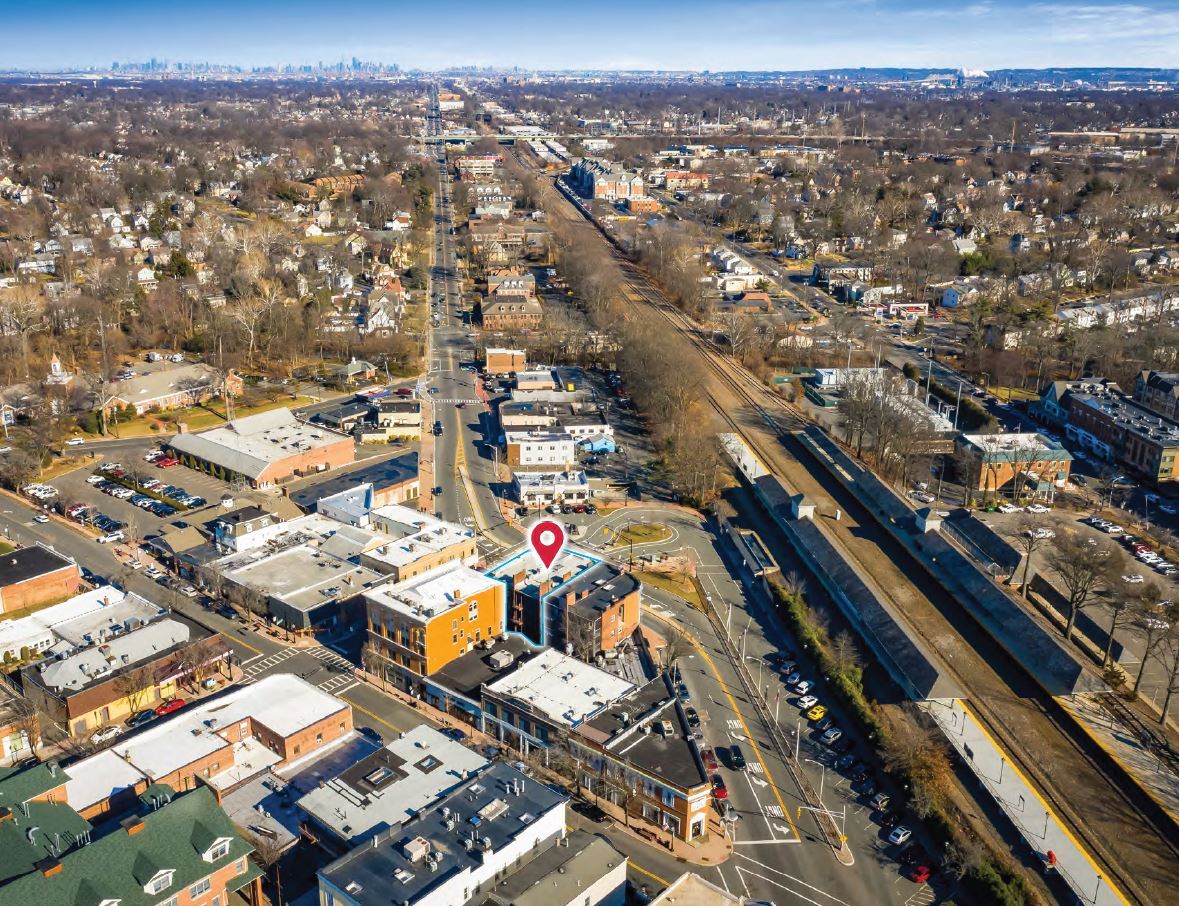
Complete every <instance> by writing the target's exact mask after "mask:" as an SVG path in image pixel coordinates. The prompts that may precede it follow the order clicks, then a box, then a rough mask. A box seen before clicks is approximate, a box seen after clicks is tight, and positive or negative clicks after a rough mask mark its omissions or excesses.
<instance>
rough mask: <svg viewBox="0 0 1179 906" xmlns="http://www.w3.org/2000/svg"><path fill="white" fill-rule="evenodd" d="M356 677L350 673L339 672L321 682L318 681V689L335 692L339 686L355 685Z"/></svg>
mask: <svg viewBox="0 0 1179 906" xmlns="http://www.w3.org/2000/svg"><path fill="white" fill-rule="evenodd" d="M355 683H356V678H355V677H353V676H352V675H351V674H350V673H341V674H338V675H336V676H333V677H331V678H329V679H325V680H324V681H323V682H322V683H318V684H317V685H318V686H319V688H320V689H322V690H323V691H324V692H335V691H336V690H337V689H339V688H340V687H341V686H347V685H355Z"/></svg>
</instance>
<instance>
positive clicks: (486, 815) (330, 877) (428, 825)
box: [319, 762, 566, 906]
mask: <svg viewBox="0 0 1179 906" xmlns="http://www.w3.org/2000/svg"><path fill="white" fill-rule="evenodd" d="M565 801H566V796H565V795H564V794H561V793H557V792H554V791H553V790H552V789H550V788H549V787H548V786H547V785H545V784H543V783H539V782H537V781H535V780H533V779H532V778H530V777H525V776H524V775H523V774H521V773H520V772H519V771H517V770H516V769H515V768H513V767H511V766H509V765H507V764H504V763H502V762H497V763H495V764H493V765H491V767H489V768H488V769H487V770H486V771H484V772H483V773H482V774H480V775H478V776H477V777H475V778H474V779H472V780H468V781H467V782H466V783H464V784H462V785H461V786H459V787H458V788H457V789H456V790H455V791H454V792H452V793H451V794H450V796H448V797H446V798H445V799H442V800H440V801H439V802H438V804H437V805H436V806H435V807H433V808H431V809H429V810H428V811H426V812H425V813H423V814H422V815H421V816H419V817H418V818H416V819H414V820H413V821H410V822H409V823H408V824H406V825H405V826H404V827H401V828H394V829H391V830H390V831H389V832H388V833H383V834H379V835H378V836H377V837H375V838H373V844H372V845H371V846H360V847H357V848H356V849H354V850H352V851H351V852H350V853H348V854H347V855H345V856H343V857H342V858H340V859H337V860H336V861H335V862H333V863H332V864H331V865H328V866H327V867H326V868H324V869H322V870H321V871H320V873H319V874H320V877H321V878H323V879H324V880H325V881H327V882H328V883H329V884H331V885H333V886H335V887H337V888H339V889H340V890H344V889H345V888H348V889H349V896H350V897H352V899H354V900H355V901H356V902H358V903H360V904H362V906H389V904H390V903H405V902H410V903H414V902H419V901H421V900H424V899H425V898H426V897H428V896H429V895H430V894H431V893H432V892H435V891H436V890H437V889H438V888H440V887H442V886H443V885H445V884H447V883H449V882H450V881H452V880H453V879H454V878H456V877H459V876H460V875H463V874H465V873H469V872H472V871H476V870H478V868H479V866H481V865H482V864H483V863H482V854H481V852H479V851H476V850H475V849H474V848H472V847H471V846H470V843H469V840H470V836H471V834H472V833H476V834H477V836H478V837H479V839H480V840H483V839H486V840H487V843H488V845H489V847H490V849H491V850H492V851H493V852H497V853H498V852H502V851H503V850H505V849H506V848H507V847H509V846H510V845H511V844H512V843H513V841H515V840H517V839H518V838H519V837H520V836H521V835H522V834H524V833H525V832H526V830H527V828H528V827H529V825H531V824H533V823H534V822H536V821H538V820H539V819H540V818H541V817H543V816H545V815H548V814H550V813H551V812H552V811H553V810H554V809H558V808H559V809H561V810H562V811H563V810H564V804H565ZM447 803H453V804H454V809H453V812H452V813H451V814H450V815H449V816H444V815H443V812H442V808H443V807H444V806H446V805H447ZM448 818H449V820H451V821H452V822H454V823H455V826H453V827H450V828H448V827H447V821H448ZM419 838H420V839H422V840H424V841H426V843H427V844H428V847H429V851H430V853H431V854H432V855H433V856H434V857H435V859H436V860H437V861H436V862H435V867H434V869H433V870H431V868H430V867H429V866H427V864H426V862H425V859H424V858H422V859H418V860H417V861H414V860H413V859H412V858H411V857H410V851H411V848H410V847H409V844H411V843H412V842H413V841H415V840H417V839H419ZM350 885H351V886H350Z"/></svg>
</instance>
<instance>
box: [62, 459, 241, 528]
mask: <svg viewBox="0 0 1179 906" xmlns="http://www.w3.org/2000/svg"><path fill="white" fill-rule="evenodd" d="M153 449H156V445H155V444H154V443H152V442H151V441H150V440H149V439H145V440H144V442H143V445H142V446H136V447H134V448H126V447H124V448H122V449H120V450H119V451H118V454H117V455H114V454H112V455H111V457H110V458H108V459H105V460H103V463H102V464H100V466H99V467H98V468H95V469H85V468H84V469H78V470H77V471H74V472H69V473H67V474H65V475H62V476H60V477H58V478H56V479H54V480H53V481H52V482H50V484H51V485H52V486H53V487H54V488H56V489H57V491H58V496H57V498H56V499H55V501H54V502H55V503H56V504H57V508H58V509H60V511H62V512H63V513H66V512H68V511H70V510H71V509H72V508H74V507H76V506H78V505H80V504H85V505H86V506H87V507H89V508H90V509H89V511H88V512H87V514H86V515H87V518H88V520H90V521H93V519H94V517H95V516H96V515H97V514H99V513H101V514H104V515H106V516H108V517H110V519H111V520H113V521H115V522H117V523H119V524H120V527H121V528H122V529H123V530H124V531H125V534H127V535H128V536H130V537H142V536H143V534H144V532H145V531H147V530H148V529H151V528H154V527H155V526H156V525H157V524H158V523H160V522H162V521H164V520H165V519H169V518H173V517H174V516H175V515H176V513H168V511H167V509H165V508H163V507H156V511H155V512H153V511H152V510H151V509H147V508H146V507H147V506H148V505H149V504H151V503H153V502H154V501H153V500H151V499H150V497H149V495H147V494H143V495H142V498H148V499H143V500H142V502H143V504H144V506H137V505H136V504H135V503H133V502H132V501H133V500H135V499H142V498H139V497H137V498H133V497H131V496H130V494H131V493H135V492H134V489H133V488H132V489H126V490H122V491H119V493H120V494H122V495H123V496H122V499H121V498H120V497H119V496H115V494H113V493H104V492H103V490H102V487H103V485H99V484H97V482H98V481H99V480H100V477H102V478H105V479H108V480H110V483H109V485H107V486H106V487H107V489H108V491H116V490H117V489H118V488H120V485H119V484H118V482H117V481H116V480H114V479H121V481H123V482H131V483H135V482H136V481H139V482H148V483H151V482H153V481H158V482H160V483H161V486H160V487H158V488H152V489H149V490H152V491H153V492H154V494H156V495H163V496H168V497H175V496H176V492H175V491H173V492H171V493H165V491H167V490H168V488H169V487H171V488H174V489H178V490H183V491H186V492H187V493H188V494H190V495H195V496H196V497H198V498H200V499H201V500H203V502H200V501H198V502H197V504H196V506H194V507H193V508H194V509H200V508H201V507H204V506H208V505H209V504H214V503H216V502H217V501H219V500H220V499H221V496H222V495H223V494H224V493H225V492H226V490H227V489H228V486H227V485H226V484H225V483H224V482H222V481H218V480H217V479H215V478H213V477H212V476H210V475H206V474H204V473H203V472H196V471H194V470H192V469H189V468H186V467H185V466H182V465H174V466H172V467H170V468H159V467H156V466H154V465H153V464H152V463H150V462H146V461H145V460H144V458H143V457H144V455H145V454H146V453H147V452H148V451H150V450H153ZM105 464H110V465H115V464H117V465H119V466H121V469H120V470H118V471H121V472H122V473H123V474H122V475H121V476H119V475H118V473H117V471H114V470H112V469H111V468H110V467H109V466H107V468H106V469H105V473H104V470H103V468H102V465H105ZM79 521H80V520H79ZM96 528H98V529H99V530H100V531H104V530H105V531H109V529H108V528H107V527H106V526H105V525H99V526H97V527H96Z"/></svg>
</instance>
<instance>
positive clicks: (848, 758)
mask: <svg viewBox="0 0 1179 906" xmlns="http://www.w3.org/2000/svg"><path fill="white" fill-rule="evenodd" d="M840 741H841V742H842V740H840ZM855 763H856V753H855V752H852V751H847V752H844V753H843V755H842V756H841V757H840V758H839V760H838V761H836V762H835V770H837V771H846V770H847V769H848V768H850V767H851V766H852V765H853V764H855Z"/></svg>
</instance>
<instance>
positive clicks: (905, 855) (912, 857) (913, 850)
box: [899, 846, 929, 865]
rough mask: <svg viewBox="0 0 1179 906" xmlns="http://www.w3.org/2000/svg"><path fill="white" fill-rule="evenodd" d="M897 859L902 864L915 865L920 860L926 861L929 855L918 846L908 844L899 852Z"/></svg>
mask: <svg viewBox="0 0 1179 906" xmlns="http://www.w3.org/2000/svg"><path fill="white" fill-rule="evenodd" d="M899 861H900V863H901V864H902V865H917V864H918V863H921V862H928V861H929V856H927V855H926V854H925V850H924V849H922V848H921V847H920V846H910V847H909V848H908V849H906V850H904V851H903V852H902V853H901V855H900V858H899Z"/></svg>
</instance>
